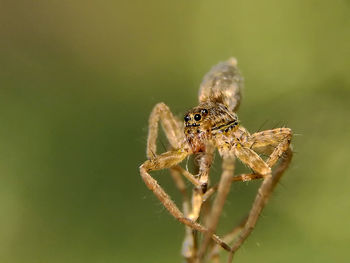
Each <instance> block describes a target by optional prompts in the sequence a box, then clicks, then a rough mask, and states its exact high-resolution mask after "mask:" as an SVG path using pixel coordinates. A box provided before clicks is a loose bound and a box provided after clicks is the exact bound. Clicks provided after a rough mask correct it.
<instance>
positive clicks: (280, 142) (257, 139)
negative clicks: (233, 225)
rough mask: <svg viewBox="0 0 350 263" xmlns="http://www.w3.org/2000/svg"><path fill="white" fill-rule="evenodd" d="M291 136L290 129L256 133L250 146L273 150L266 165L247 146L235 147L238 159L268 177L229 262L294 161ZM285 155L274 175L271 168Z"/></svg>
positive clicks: (251, 138)
mask: <svg viewBox="0 0 350 263" xmlns="http://www.w3.org/2000/svg"><path fill="white" fill-rule="evenodd" d="M291 136H292V133H291V130H290V129H288V128H280V129H274V130H270V131H264V132H259V133H256V134H253V135H252V136H251V137H250V138H249V139H248V143H247V145H248V146H249V147H250V148H252V149H255V150H257V151H259V152H266V151H269V150H268V146H272V147H273V150H272V153H271V155H270V156H269V158H268V160H267V161H266V162H264V161H263V160H262V159H261V158H260V157H259V156H258V155H257V154H256V153H255V152H253V151H252V150H251V149H249V148H247V147H244V146H241V145H239V144H238V145H237V146H236V147H235V148H234V149H235V154H236V156H237V157H238V158H239V159H241V160H242V161H243V162H244V163H245V164H247V165H248V166H250V167H251V168H252V169H253V170H254V171H255V172H257V173H258V174H261V175H262V176H263V177H264V181H263V182H262V184H261V186H260V188H259V190H258V194H257V196H256V198H255V201H254V203H253V206H252V208H251V210H250V213H249V216H248V219H247V222H246V224H245V226H244V228H243V230H242V232H241V233H240V235H239V236H238V238H237V240H236V241H235V243H234V244H233V246H232V249H231V253H230V256H229V261H228V262H231V261H232V258H233V254H234V253H235V252H236V251H237V250H238V249H239V248H240V246H241V245H242V244H243V242H244V241H245V239H246V238H247V237H248V236H249V235H250V233H251V232H252V231H253V228H254V226H255V224H256V222H257V220H258V218H259V215H260V213H261V211H262V209H263V208H264V206H265V205H266V203H267V201H268V199H269V196H270V194H271V192H272V191H273V189H274V187H275V186H276V184H277V183H278V181H279V180H280V178H281V177H282V175H283V172H284V171H285V170H286V169H287V167H288V165H289V163H290V161H291V158H292V150H291V149H290V140H291ZM270 151H271V150H270ZM282 154H285V155H286V157H285V158H284V159H282V162H281V163H280V165H279V166H278V167H277V168H276V169H275V170H274V172H273V174H271V167H272V166H273V165H274V164H275V163H276V162H277V160H278V159H279V158H280V157H281V156H282ZM269 170H270V171H269Z"/></svg>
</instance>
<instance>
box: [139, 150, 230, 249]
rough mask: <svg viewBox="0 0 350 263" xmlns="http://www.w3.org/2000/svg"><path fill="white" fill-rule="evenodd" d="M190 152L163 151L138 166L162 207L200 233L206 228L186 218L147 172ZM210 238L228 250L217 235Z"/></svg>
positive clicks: (175, 162) (204, 231)
mask: <svg viewBox="0 0 350 263" xmlns="http://www.w3.org/2000/svg"><path fill="white" fill-rule="evenodd" d="M189 154H190V151H189V150H186V149H179V150H174V151H169V152H166V153H163V154H161V155H159V156H157V157H156V158H153V159H151V160H147V161H146V162H144V163H143V164H142V165H141V166H140V175H141V177H142V179H143V180H144V182H145V184H146V186H147V187H148V188H149V189H150V190H151V191H152V192H153V193H154V194H155V195H156V196H157V198H158V199H159V201H160V202H161V203H162V204H163V205H164V207H165V208H166V209H167V210H168V211H169V212H170V214H171V215H172V216H174V217H175V218H176V219H177V220H178V221H180V222H181V223H183V224H185V225H187V226H189V227H191V228H193V229H195V230H198V231H200V232H202V233H206V232H207V231H208V230H207V229H206V228H205V227H204V226H202V225H200V224H198V223H196V222H194V221H193V220H191V219H189V218H186V217H185V216H184V214H183V213H182V212H181V211H180V209H179V208H178V207H177V206H176V204H175V203H174V202H173V201H172V200H171V198H170V197H169V195H168V194H167V193H166V192H165V191H164V190H163V188H162V187H161V186H160V185H159V184H158V182H157V181H156V180H155V179H154V178H153V177H152V176H151V175H150V174H149V172H150V171H153V170H160V169H165V168H170V167H173V166H175V165H176V164H178V163H179V162H181V161H182V160H183V159H184V158H186V156H188V155H189ZM211 238H212V239H213V240H214V241H215V242H217V243H218V244H220V245H221V246H222V247H223V248H224V249H226V250H228V251H229V250H230V247H228V245H227V244H225V243H224V242H222V240H221V239H220V238H219V237H218V236H217V235H214V234H213V235H212V236H211Z"/></svg>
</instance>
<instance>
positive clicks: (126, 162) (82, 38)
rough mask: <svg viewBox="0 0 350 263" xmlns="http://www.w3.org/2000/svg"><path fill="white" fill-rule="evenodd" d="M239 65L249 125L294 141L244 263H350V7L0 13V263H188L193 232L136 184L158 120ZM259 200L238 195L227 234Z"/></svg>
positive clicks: (248, 190) (18, 5)
mask: <svg viewBox="0 0 350 263" xmlns="http://www.w3.org/2000/svg"><path fill="white" fill-rule="evenodd" d="M231 56H235V57H236V58H237V59H238V62H239V66H240V69H241V71H242V72H243V75H244V77H245V89H244V98H243V102H242V104H241V108H240V110H239V117H240V120H241V122H242V123H243V124H244V126H246V127H247V128H248V129H249V130H250V131H252V132H253V131H256V130H258V129H259V128H260V127H261V126H263V127H262V128H263V129H269V128H273V127H278V126H282V125H286V126H288V127H290V128H292V129H293V131H294V132H295V133H296V134H298V135H296V136H295V137H294V139H293V145H294V150H295V152H296V153H295V156H294V159H293V163H292V165H291V167H290V169H289V170H288V172H287V173H286V174H285V177H284V178H283V180H282V182H281V184H280V185H279V186H278V188H277V189H276V192H275V193H274V195H273V196H272V198H271V200H270V202H269V204H268V206H267V208H266V209H265V210H264V212H263V215H262V217H261V219H260V221H259V222H258V226H257V228H256V229H255V230H254V232H253V234H252V236H251V237H250V238H249V240H248V241H247V242H246V243H245V244H244V246H243V248H242V249H241V250H240V251H239V253H237V256H236V262H258V261H259V262H269V263H271V262H349V260H350V257H349V253H348V250H349V245H350V198H349V197H350V195H349V186H350V173H349V146H350V143H349V142H350V140H349V133H350V123H349V114H350V106H349V103H350V101H349V100H350V74H349V69H350V2H349V1H347V0H335V1H303V0H296V1H277V0H266V1H181V0H180V1H108V0H107V1H100V2H97V1H95V2H90V1H81V0H76V1H66V0H60V1H55V0H54V1H42V0H38V1H11V0H1V1H0V262H10V263H17V262H18V263H20V262H26V263H34V262H35V263H37V262H50V263H56V262H57V263H58V262H130V263H132V262H145V263H146V262H174V263H175V262H182V258H181V255H180V248H181V242H182V238H183V234H184V231H183V226H182V225H180V223H178V222H177V221H176V220H174V219H173V218H172V217H170V215H169V214H168V213H167V211H166V210H165V209H164V208H163V207H162V206H161V205H160V203H159V201H158V200H157V199H156V198H155V197H154V196H153V194H152V193H151V192H150V191H149V190H148V189H147V188H146V186H145V185H144V183H143V182H142V180H141V179H140V176H139V172H138V167H139V165H140V164H141V163H142V162H143V161H144V160H145V159H146V156H145V142H146V137H147V122H148V115H149V113H150V111H151V109H152V107H153V106H154V105H155V104H156V103H157V102H160V101H163V102H165V103H167V104H168V105H169V106H170V108H171V109H172V111H173V112H174V113H175V114H176V115H177V116H179V117H181V116H182V115H183V113H184V112H185V111H186V110H187V109H189V108H191V107H192V106H195V105H196V103H197V92H198V87H199V84H200V82H201V79H202V77H203V75H204V74H205V73H206V72H207V71H208V70H209V69H210V67H211V66H213V65H214V64H216V63H217V62H219V61H222V60H226V59H227V58H228V57H231ZM160 140H161V145H160V148H159V149H160V151H163V150H165V149H164V147H166V140H165V139H164V137H161V139H160ZM162 145H164V146H163V147H162ZM237 170H238V172H240V171H243V170H244V167H242V165H238V168H237ZM154 175H155V177H156V178H157V180H159V182H160V183H161V184H162V185H163V186H164V188H165V189H166V190H167V191H168V192H169V193H170V194H171V195H172V196H173V197H174V199H175V200H176V201H177V202H179V201H180V196H179V193H177V191H176V189H175V186H174V184H173V182H172V180H171V178H170V176H169V174H168V172H167V171H164V172H157V173H154ZM219 176H220V158H219V157H218V156H216V162H215V165H214V167H213V169H212V173H211V177H212V180H213V182H215V181H217V180H218V178H219ZM257 186H258V185H257V183H255V182H250V183H241V184H238V183H237V184H234V185H233V187H232V190H231V193H230V196H229V200H228V202H227V204H226V206H225V213H224V214H223V215H222V220H221V225H220V228H219V230H218V232H219V233H220V234H223V233H224V232H225V230H226V231H227V230H229V229H231V228H232V227H233V226H234V225H235V224H236V223H237V222H238V221H239V219H240V218H242V216H244V215H245V214H246V213H247V212H248V210H249V208H250V205H251V203H252V201H253V199H254V196H255V194H256V189H257Z"/></svg>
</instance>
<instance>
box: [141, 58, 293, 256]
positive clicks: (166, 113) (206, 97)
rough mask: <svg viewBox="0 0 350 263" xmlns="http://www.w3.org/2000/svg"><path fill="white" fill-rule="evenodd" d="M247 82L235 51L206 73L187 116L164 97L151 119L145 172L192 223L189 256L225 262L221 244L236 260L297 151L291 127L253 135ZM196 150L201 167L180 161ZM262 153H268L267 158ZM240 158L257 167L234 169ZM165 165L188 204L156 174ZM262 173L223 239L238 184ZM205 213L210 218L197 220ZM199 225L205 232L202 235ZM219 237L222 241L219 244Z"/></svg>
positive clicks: (175, 210) (176, 213) (169, 207)
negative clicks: (243, 105) (245, 121)
mask: <svg viewBox="0 0 350 263" xmlns="http://www.w3.org/2000/svg"><path fill="white" fill-rule="evenodd" d="M242 87H243V78H242V77H241V74H240V72H239V70H238V68H237V61H236V59H234V58H231V59H229V60H227V61H225V62H221V63H219V64H217V65H216V66H214V67H213V68H212V69H211V70H210V71H209V72H208V73H207V74H206V75H205V76H204V78H203V81H202V83H201V86H200V89H199V94H198V99H199V105H198V106H197V107H194V108H192V109H191V110H189V111H188V112H187V113H186V114H185V116H184V123H181V121H179V120H178V119H177V118H176V117H175V116H174V115H173V114H172V112H171V111H170V109H169V107H168V106H167V105H166V104H164V103H158V104H157V105H156V106H155V107H154V108H153V110H152V113H151V115H150V118H149V132H148V139H147V157H148V159H147V160H146V161H145V162H144V163H143V164H142V165H141V166H140V175H141V177H142V179H143V180H144V182H145V184H146V185H147V187H148V188H149V189H150V190H151V191H152V192H153V193H154V194H155V195H156V196H157V197H158V199H159V200H160V201H161V202H162V204H163V205H164V207H165V208H166V209H167V210H168V211H169V212H170V213H171V215H173V216H174V217H175V218H176V219H177V220H179V221H180V222H181V223H183V224H185V225H186V226H187V227H186V237H185V240H184V243H183V250H182V254H183V256H184V258H185V260H186V262H187V263H193V262H196V263H202V262H203V261H202V260H205V259H208V260H210V262H218V258H219V250H218V246H221V247H222V248H224V249H225V250H227V251H229V253H230V256H229V260H228V262H231V260H232V257H233V254H234V253H235V252H236V251H237V250H238V249H239V247H240V246H241V245H242V244H243V242H244V241H245V239H246V238H247V237H248V236H249V235H250V233H251V232H252V230H253V228H254V226H255V224H256V222H257V220H258V218H259V216H260V214H261V211H262V209H263V208H264V206H265V205H266V203H267V200H268V199H269V196H270V194H271V192H272V191H273V189H274V188H275V186H276V185H277V183H278V182H279V180H280V178H281V176H282V175H283V173H284V171H285V170H286V169H287V167H288V165H289V163H290V161H291V158H292V150H291V147H290V141H291V138H292V131H291V129H289V128H278V129H272V130H265V131H261V132H256V133H253V134H250V133H249V132H248V131H247V130H246V129H245V128H244V127H243V126H241V125H240V124H239V123H238V118H237V115H236V113H235V112H236V111H237V110H238V107H239V105H240V102H241V91H242ZM159 122H161V124H162V127H163V130H164V132H165V135H166V137H167V139H168V141H169V144H170V147H169V151H167V152H164V153H161V154H157V137H158V126H159V125H158V123H159ZM183 124H184V125H183ZM182 125H183V126H182ZM182 127H184V128H183V129H182ZM215 149H217V150H218V152H219V155H220V156H221V157H222V175H221V177H220V181H219V183H218V185H216V186H215V185H214V186H212V187H210V178H209V177H210V168H211V165H212V163H213V159H214V152H215ZM193 154H196V157H198V158H195V160H196V164H197V165H198V169H197V170H196V171H198V173H197V172H196V174H192V173H190V172H189V171H188V169H184V168H183V167H182V166H181V165H180V164H181V162H182V161H183V160H185V159H186V158H187V157H189V156H190V155H193ZM262 155H265V156H268V157H267V158H266V159H263V158H262ZM235 159H239V160H240V161H242V162H243V163H244V164H245V165H246V166H248V167H249V168H250V169H251V170H252V171H253V173H248V174H241V175H236V176H234V168H235ZM186 167H187V166H186ZM272 168H274V169H272ZM161 169H169V170H170V172H171V175H172V177H173V178H174V180H175V185H176V187H177V188H178V189H179V190H180V192H181V193H182V194H183V211H181V210H180V209H179V207H178V206H177V205H176V204H175V203H174V202H173V201H172V199H171V198H170V196H169V195H168V194H167V193H166V192H165V191H164V189H163V188H162V187H161V186H160V185H159V184H158V182H157V180H155V179H154V178H153V177H152V176H151V174H150V172H151V171H154V170H161ZM182 175H183V176H184V177H185V178H186V179H188V180H189V181H190V182H191V183H192V184H193V185H194V188H193V191H192V198H189V196H188V194H187V191H186V184H185V182H184V181H183V178H182ZM255 179H262V180H263V181H262V183H261V186H260V188H259V190H258V194H257V196H256V198H255V201H254V203H253V206H252V208H251V210H250V213H249V215H248V216H247V218H246V220H244V221H243V222H242V223H241V224H240V225H239V226H238V227H237V228H235V229H234V230H233V231H232V232H231V233H229V234H228V235H227V236H225V238H224V239H221V238H220V237H218V236H217V235H215V232H216V228H217V225H218V222H219V217H220V215H221V213H222V210H223V206H224V203H225V200H226V198H227V196H228V193H229V190H230V186H231V183H233V182H237V181H248V180H255ZM214 193H216V197H215V199H214V201H213V203H212V206H211V205H210V202H205V201H206V200H208V198H209V197H210V196H211V195H212V194H214ZM202 204H206V205H205V206H204V207H205V209H202V207H203V206H202ZM200 216H202V217H203V218H202V219H203V220H202V222H204V224H205V225H203V224H202V223H200V222H198V221H197V220H198V218H199V217H200ZM197 231H199V232H202V233H204V237H203V238H202V239H200V240H199V239H198V235H197V233H196V232H197ZM237 233H238V234H237ZM211 240H212V241H213V242H215V243H216V244H217V246H213V245H211V244H210V242H211ZM232 242H233V244H232V246H231V247H230V246H229V244H230V243H232ZM207 248H211V251H207ZM206 254H207V257H206Z"/></svg>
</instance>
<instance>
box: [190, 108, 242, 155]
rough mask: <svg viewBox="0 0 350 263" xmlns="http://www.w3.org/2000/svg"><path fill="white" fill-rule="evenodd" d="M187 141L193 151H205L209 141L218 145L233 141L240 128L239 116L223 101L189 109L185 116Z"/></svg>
mask: <svg viewBox="0 0 350 263" xmlns="http://www.w3.org/2000/svg"><path fill="white" fill-rule="evenodd" d="M184 121H185V128H184V132H185V136H186V141H187V143H188V144H189V145H190V147H191V149H192V152H193V153H197V152H204V151H205V147H206V145H207V143H210V142H212V143H213V145H215V146H216V147H220V145H222V141H223V140H225V139H226V140H225V141H226V142H227V141H231V140H232V138H233V137H234V136H232V135H233V133H234V131H236V129H237V128H238V118H237V115H236V114H235V113H233V112H230V111H229V110H228V109H227V107H225V106H224V105H223V104H221V103H213V102H206V103H201V104H200V105H199V106H197V107H195V108H193V109H191V110H189V111H188V112H187V113H186V114H185V117H184Z"/></svg>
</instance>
